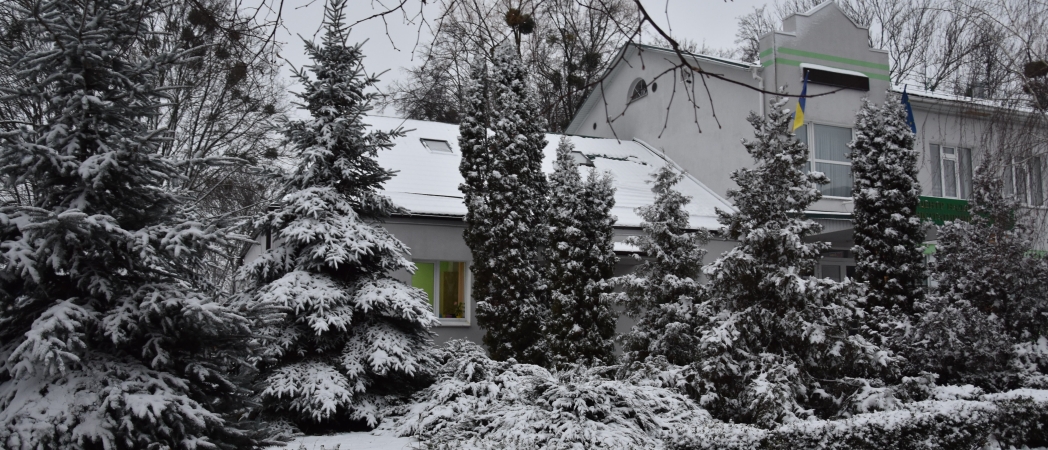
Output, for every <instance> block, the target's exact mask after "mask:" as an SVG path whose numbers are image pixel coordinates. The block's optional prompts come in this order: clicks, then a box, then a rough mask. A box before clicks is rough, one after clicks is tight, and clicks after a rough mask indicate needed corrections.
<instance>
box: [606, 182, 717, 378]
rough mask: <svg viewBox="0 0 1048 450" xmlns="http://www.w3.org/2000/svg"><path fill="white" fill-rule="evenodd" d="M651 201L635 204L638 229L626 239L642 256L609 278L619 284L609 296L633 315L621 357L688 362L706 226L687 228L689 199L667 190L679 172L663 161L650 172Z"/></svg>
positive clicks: (694, 344)
mask: <svg viewBox="0 0 1048 450" xmlns="http://www.w3.org/2000/svg"><path fill="white" fill-rule="evenodd" d="M652 177H653V178H654V184H653V185H652V188H651V190H652V192H654V193H655V203H653V204H652V205H650V206H645V207H641V208H638V212H639V213H640V216H641V217H642V218H643V219H644V221H643V222H642V223H641V227H643V229H644V234H643V235H641V236H631V237H630V238H628V239H627V240H626V242H627V243H628V244H631V245H635V246H637V247H639V248H640V250H641V252H642V253H643V254H644V255H645V256H646V257H647V258H648V259H647V260H645V261H644V262H643V263H642V264H641V265H640V266H638V267H637V268H636V269H635V270H634V271H633V272H632V273H629V274H627V275H623V276H621V277H618V278H616V279H615V280H614V283H615V284H616V285H617V286H618V287H620V288H621V289H622V292H620V293H618V294H616V295H615V299H616V300H617V301H618V302H619V303H620V304H623V305H624V306H625V310H626V314H627V315H629V316H630V317H632V318H634V319H636V321H637V323H636V324H635V325H634V326H633V329H632V330H630V332H629V333H628V334H626V335H624V336H622V338H621V339H622V346H623V358H624V359H626V360H627V361H644V360H645V359H647V358H648V357H649V356H661V357H665V358H666V359H667V360H668V361H669V362H670V363H672V364H681V365H685V364H689V363H691V362H694V361H695V360H696V358H697V357H698V354H697V350H698V346H699V342H698V337H699V336H698V332H697V331H696V330H695V324H696V317H695V305H696V304H697V303H698V301H699V299H700V293H701V287H700V285H699V275H700V274H701V273H702V272H701V271H702V258H703V257H705V255H706V251H705V250H704V249H703V248H702V247H703V246H704V245H706V243H708V242H709V232H707V231H706V230H701V229H700V230H690V229H689V224H688V212H687V211H685V210H684V206H685V205H687V204H688V202H690V201H691V198H689V197H686V196H684V195H682V194H681V193H680V192H677V191H676V190H674V189H673V186H675V185H676V184H677V183H679V182H680V180H681V179H682V178H683V177H684V175H683V174H681V173H678V172H676V171H674V170H673V169H672V168H670V167H669V166H663V167H662V168H660V169H659V170H658V171H656V172H655V173H653V174H652Z"/></svg>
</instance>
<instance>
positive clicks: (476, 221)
mask: <svg viewBox="0 0 1048 450" xmlns="http://www.w3.org/2000/svg"><path fill="white" fill-rule="evenodd" d="M478 73H483V72H482V71H478ZM526 78H527V70H526V69H525V67H524V63H523V61H521V59H520V56H518V55H517V53H516V51H515V50H514V49H513V48H512V47H510V46H502V47H499V48H498V49H496V51H495V56H494V59H493V62H492V73H491V79H490V95H491V96H490V101H491V103H490V107H489V108H485V107H483V105H484V103H485V102H484V100H485V98H484V97H485V95H484V90H483V86H485V83H483V82H482V81H480V80H477V81H475V82H474V83H473V85H472V86H471V92H470V93H469V94H467V95H468V101H467V106H468V108H467V111H466V117H465V118H464V120H463V125H462V128H461V132H462V133H463V134H462V136H461V137H460V143H462V145H463V150H462V153H463V158H462V163H461V167H460V171H461V172H462V173H463V178H465V180H466V182H465V184H464V185H463V186H464V188H463V191H464V193H465V194H466V196H467V203H466V204H467V207H468V208H469V209H470V211H469V212H468V213H467V230H466V232H465V238H466V242H467V244H468V245H470V250H471V251H472V252H473V293H474V298H475V299H477V319H478V322H479V323H480V325H481V326H482V327H483V328H484V329H485V334H484V343H485V344H486V345H487V346H488V351H490V352H491V356H492V357H493V358H495V359H498V360H504V359H508V358H516V359H517V360H518V361H521V362H529V363H537V364H542V363H543V362H544V359H545V355H544V354H543V352H542V351H541V350H540V349H539V348H537V347H536V345H535V344H536V343H537V342H538V340H539V339H540V338H541V334H542V333H541V331H542V322H543V320H544V318H545V316H546V315H547V313H548V310H549V305H548V301H547V299H546V297H547V292H546V289H545V284H546V283H545V280H544V276H543V273H542V270H541V267H540V264H541V263H540V261H539V256H540V253H539V252H540V247H542V245H543V244H544V243H545V222H546V220H545V215H546V192H547V184H546V176H545V175H544V174H543V173H542V150H543V148H544V147H545V146H546V138H545V136H544V135H543V133H542V129H541V122H542V121H541V119H540V118H539V117H538V115H537V113H538V111H537V109H536V107H535V102H534V99H533V97H532V93H531V90H530V88H529V87H528V83H527V81H526ZM485 114H488V115H490V118H485V117H483V116H484V115H485ZM484 124H490V127H491V131H492V134H491V135H490V136H487V135H486V130H484V129H483V126H484ZM467 147H468V148H467Z"/></svg>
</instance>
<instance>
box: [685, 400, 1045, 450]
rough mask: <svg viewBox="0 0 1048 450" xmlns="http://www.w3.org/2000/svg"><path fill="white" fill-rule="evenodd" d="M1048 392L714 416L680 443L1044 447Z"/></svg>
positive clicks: (723, 447)
mask: <svg viewBox="0 0 1048 450" xmlns="http://www.w3.org/2000/svg"><path fill="white" fill-rule="evenodd" d="M1046 430H1048V392H1046V391H1021V390H1020V391H1012V392H1007V393H1003V394H993V395H983V396H981V397H979V398H978V399H972V400H967V399H952V400H925V401H920V402H915V403H910V404H907V405H904V406H902V407H900V408H899V409H896V410H892V411H881V412H874V413H868V414H857V415H854V416H852V417H849V418H846V419H840V420H812V421H802V422H797V423H794V424H790V425H784V426H781V427H778V428H775V429H771V430H765V429H759V428H756V427H753V426H750V425H743V424H728V423H722V422H719V423H713V424H702V425H699V426H696V427H694V428H690V429H686V430H682V431H681V432H680V433H679V435H678V436H677V437H676V438H674V439H673V445H672V448H674V449H678V450H692V449H710V450H713V449H717V450H743V449H747V450H748V449H767V450H772V449H776V450H777V449H782V450H792V449H817V450H884V449H913V450H930V449H942V450H953V449H963V448H968V449H975V448H983V447H984V446H987V445H992V444H996V445H999V446H1001V447H1007V446H1009V445H1012V446H1016V447H1021V446H1023V445H1028V446H1042V445H1045V443H1048V441H1046V437H1048V433H1046Z"/></svg>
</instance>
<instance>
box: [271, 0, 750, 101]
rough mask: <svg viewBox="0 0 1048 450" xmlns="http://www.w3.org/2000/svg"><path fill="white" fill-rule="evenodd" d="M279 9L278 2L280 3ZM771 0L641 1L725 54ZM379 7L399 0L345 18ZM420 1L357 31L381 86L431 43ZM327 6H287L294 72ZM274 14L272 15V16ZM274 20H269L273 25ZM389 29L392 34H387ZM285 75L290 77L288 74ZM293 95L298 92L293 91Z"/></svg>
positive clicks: (683, 35)
mask: <svg viewBox="0 0 1048 450" xmlns="http://www.w3.org/2000/svg"><path fill="white" fill-rule="evenodd" d="M272 1H273V0H266V4H272V3H271V2H272ZM276 1H277V4H279V0H276ZM766 2H767V0H735V1H723V0H642V2H641V3H642V4H643V5H644V7H645V9H647V10H648V12H649V13H650V14H652V15H653V16H654V17H655V18H656V20H657V21H658V22H659V24H660V26H663V27H665V26H666V23H667V16H668V18H669V20H668V22H669V26H670V27H671V28H672V33H673V35H674V36H675V37H677V38H678V39H688V40H692V41H695V42H696V43H698V44H699V45H701V44H702V43H703V41H705V43H706V45H708V46H709V47H712V48H723V47H733V46H735V43H734V40H735V29H736V22H737V20H736V18H737V17H738V16H741V15H743V14H746V13H748V12H750V11H751V10H752V9H753V7H754V6H759V5H763V4H765V3H766ZM381 3H385V4H386V5H391V4H395V3H397V2H396V0H381V1H380V0H349V8H347V10H348V11H347V13H348V14H347V15H348V16H349V17H348V18H349V22H350V23H353V22H356V21H357V20H360V19H363V18H366V17H369V16H371V15H373V14H375V13H377V12H380V11H385V10H386V8H384V7H383V6H382V4H381ZM426 3H427V4H426V5H423V3H422V1H421V0H409V2H408V4H409V5H410V6H411V7H410V8H408V12H409V14H408V15H407V16H406V15H405V14H402V13H400V12H397V13H394V14H392V15H390V16H387V18H386V22H385V23H383V21H382V20H381V19H371V20H368V21H365V22H364V23H361V24H359V25H357V26H356V27H354V29H353V31H352V34H351V35H350V36H351V40H353V39H356V40H358V41H364V40H367V43H366V44H365V45H364V54H365V56H366V59H365V60H364V64H365V66H366V67H367V69H368V71H369V72H383V71H386V73H385V74H384V75H383V76H382V77H381V78H382V82H381V85H382V86H386V85H388V84H389V83H390V82H391V81H393V80H396V79H401V78H403V77H404V71H403V68H406V67H413V66H415V65H417V64H418V54H417V52H413V51H412V50H413V49H414V48H415V43H416V41H417V40H421V42H422V43H424V42H426V41H427V40H428V39H429V38H430V36H431V35H430V33H429V30H428V28H427V27H426V25H424V24H423V25H422V31H421V32H420V31H419V20H418V19H417V17H414V16H415V15H416V14H417V13H418V11H419V8H425V10H424V13H425V16H426V18H427V19H429V20H432V19H433V18H434V17H436V16H437V15H438V14H439V12H440V11H439V4H437V5H434V3H439V2H436V1H429V2H426ZM323 12H324V0H312V1H310V0H284V6H283V12H282V15H281V16H282V24H283V27H281V28H280V29H279V30H278V34H277V39H278V40H279V41H280V42H281V43H283V44H284V45H283V51H281V56H283V57H284V58H285V59H287V60H288V61H289V62H290V63H291V64H293V65H295V66H296V67H298V66H301V65H304V64H308V63H309V59H308V58H307V57H306V56H305V54H304V52H303V49H302V44H301V40H299V38H298V37H297V36H298V35H301V36H302V37H304V38H306V39H314V38H319V33H318V32H319V29H320V25H321V22H322V21H323V18H324V14H323ZM270 14H272V13H270ZM272 18H273V17H269V19H270V20H272ZM387 27H388V30H389V33H388V34H387V33H386V29H387ZM285 74H288V78H290V76H289V72H288V71H287V70H286V68H285ZM292 89H293V90H294V88H292Z"/></svg>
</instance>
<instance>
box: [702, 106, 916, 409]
mask: <svg viewBox="0 0 1048 450" xmlns="http://www.w3.org/2000/svg"><path fill="white" fill-rule="evenodd" d="M785 103H786V99H784V98H780V99H776V100H774V101H773V102H772V104H771V107H770V108H769V111H768V115H767V117H760V116H758V115H756V114H751V115H750V117H749V121H750V123H751V124H752V125H753V128H754V132H755V139H754V140H750V141H745V142H744V145H745V146H746V150H747V151H749V153H750V155H751V156H753V158H754V160H755V161H756V164H755V166H754V167H752V168H744V169H739V170H737V171H736V172H735V173H734V174H733V175H732V179H733V180H735V182H736V183H737V184H738V185H739V189H738V190H732V191H729V192H728V197H729V198H731V199H732V200H734V204H735V207H736V208H737V212H734V213H732V212H725V211H719V212H718V214H719V215H720V222H721V223H722V224H723V225H724V227H725V230H726V237H727V238H728V239H731V240H735V241H738V243H739V244H738V246H736V247H735V248H733V249H731V250H729V251H727V252H725V253H724V254H723V255H721V257H720V258H718V259H717V261H715V262H714V263H712V264H710V265H709V266H707V267H706V268H704V273H705V274H706V276H707V277H709V280H710V282H709V283H708V284H707V285H706V286H705V287H704V297H705V300H704V301H703V303H702V304H701V305H699V307H698V311H699V312H698V313H697V315H698V316H699V317H702V318H703V319H704V321H703V322H702V323H701V324H700V325H699V327H698V328H699V331H700V333H699V336H698V338H697V340H698V341H699V342H700V344H699V346H698V349H697V353H698V357H697V362H695V363H694V364H693V365H692V368H693V370H695V372H696V373H695V381H694V382H693V383H692V389H694V391H695V394H696V396H697V398H698V399H699V400H700V404H702V405H703V406H704V407H705V408H707V409H708V410H710V412H711V413H713V414H714V416H715V417H718V418H721V419H724V420H728V419H731V420H735V421H737V422H746V423H753V424H757V425H759V426H762V427H773V426H776V425H777V424H781V423H790V422H795V421H798V420H802V419H805V418H808V417H811V416H812V415H813V414H816V415H819V416H824V417H832V416H836V415H839V414H844V413H847V412H848V411H854V410H856V409H861V408H862V407H863V406H862V405H863V404H865V402H864V401H863V400H862V398H863V397H864V396H862V395H856V394H857V393H860V392H862V390H863V388H864V387H866V386H875V387H876V386H880V385H882V381H881V379H880V376H881V375H885V374H886V375H891V374H893V373H894V372H895V370H896V369H895V366H896V364H897V361H896V358H895V357H894V356H893V355H892V354H891V353H890V352H888V351H885V350H883V349H881V348H879V347H878V346H876V345H874V344H873V343H871V342H869V341H867V340H866V339H864V338H863V337H862V336H860V335H858V334H855V333H854V331H853V330H854V329H856V325H857V324H858V322H859V320H861V318H862V312H861V310H860V309H859V308H858V307H857V301H858V296H857V293H856V292H855V291H856V289H855V288H854V286H852V285H851V284H850V283H847V282H846V283H834V282H832V281H830V280H826V279H816V278H815V277H814V276H813V275H814V269H815V265H816V263H817V261H818V258H819V254H820V251H821V250H822V249H824V248H825V247H826V244H824V243H812V242H808V241H806V240H805V238H806V237H809V236H812V235H813V234H815V233H817V232H818V231H819V230H820V226H819V225H818V224H817V223H815V222H814V221H812V220H809V219H807V218H805V217H804V216H803V212H804V211H806V210H807V209H808V207H809V206H810V205H811V204H812V203H814V202H815V201H816V200H818V199H819V197H820V193H819V191H818V190H817V186H818V185H819V184H824V183H826V177H825V175H823V174H822V173H820V172H808V171H806V170H805V168H806V164H807V162H808V151H807V148H806V146H805V145H804V144H802V143H800V142H798V141H797V140H796V139H795V137H794V135H793V133H792V132H790V122H791V118H792V115H791V114H790V111H789V110H788V109H786V108H784V105H785Z"/></svg>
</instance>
